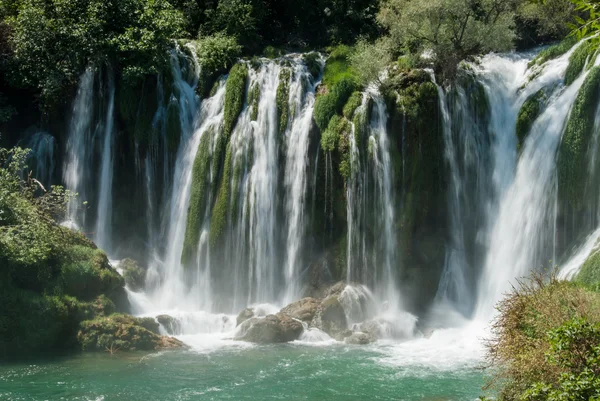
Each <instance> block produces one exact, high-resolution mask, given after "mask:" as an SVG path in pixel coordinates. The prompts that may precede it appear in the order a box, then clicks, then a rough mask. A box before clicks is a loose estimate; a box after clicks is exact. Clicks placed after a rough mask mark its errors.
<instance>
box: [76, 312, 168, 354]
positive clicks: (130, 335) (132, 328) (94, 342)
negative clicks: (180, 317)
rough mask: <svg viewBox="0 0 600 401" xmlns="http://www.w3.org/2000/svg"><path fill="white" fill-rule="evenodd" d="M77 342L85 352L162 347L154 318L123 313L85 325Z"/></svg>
mask: <svg viewBox="0 0 600 401" xmlns="http://www.w3.org/2000/svg"><path fill="white" fill-rule="evenodd" d="M77 340H78V341H79V343H80V345H81V348H82V349H83V350H84V351H107V350H111V349H112V350H113V351H116V350H119V351H131V350H145V351H152V350H155V349H159V348H161V345H162V339H161V337H160V336H159V335H158V323H156V322H155V321H154V319H152V318H135V317H133V316H129V315H120V314H113V315H111V316H106V317H98V318H96V319H93V320H86V321H84V322H82V323H81V325H80V329H79V332H78V333H77Z"/></svg>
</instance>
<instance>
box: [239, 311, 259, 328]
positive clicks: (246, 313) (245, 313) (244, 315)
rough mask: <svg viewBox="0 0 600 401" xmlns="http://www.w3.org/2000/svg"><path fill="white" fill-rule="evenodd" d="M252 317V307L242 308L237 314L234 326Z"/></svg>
mask: <svg viewBox="0 0 600 401" xmlns="http://www.w3.org/2000/svg"><path fill="white" fill-rule="evenodd" d="M253 317H254V309H252V308H246V309H244V310H243V311H241V312H240V314H239V315H238V316H237V319H236V322H235V325H236V327H237V326H239V325H240V324H242V323H244V322H245V321H246V320H248V319H251V318H253Z"/></svg>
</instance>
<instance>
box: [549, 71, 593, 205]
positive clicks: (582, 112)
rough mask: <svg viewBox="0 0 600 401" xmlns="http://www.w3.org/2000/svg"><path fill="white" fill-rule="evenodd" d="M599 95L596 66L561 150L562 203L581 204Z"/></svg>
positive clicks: (574, 112) (567, 128)
mask: <svg viewBox="0 0 600 401" xmlns="http://www.w3.org/2000/svg"><path fill="white" fill-rule="evenodd" d="M599 95H600V67H594V68H593V69H592V70H591V71H590V73H589V75H588V76H587V78H586V80H585V82H584V83H583V86H582V87H581V89H580V91H579V94H578V95H577V99H576V100H575V104H574V105H573V109H572V110H571V115H570V116H569V121H568V122H567V126H566V129H565V133H564V134H563V137H562V141H561V144H560V147H559V151H558V166H557V168H558V190H559V200H560V201H561V204H565V203H567V204H569V205H570V206H572V207H573V208H575V209H579V208H580V207H581V205H582V199H583V197H584V187H585V184H586V179H587V173H586V171H587V163H586V153H587V150H588V147H589V143H590V139H591V137H592V134H593V128H594V116H595V113H596V108H597V106H598V100H599Z"/></svg>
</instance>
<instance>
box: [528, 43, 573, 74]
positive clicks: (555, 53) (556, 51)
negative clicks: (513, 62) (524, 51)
mask: <svg viewBox="0 0 600 401" xmlns="http://www.w3.org/2000/svg"><path fill="white" fill-rule="evenodd" d="M576 43H577V38H576V37H574V36H570V37H568V38H567V39H565V40H563V41H562V42H560V43H557V44H555V45H552V46H550V47H548V48H546V49H544V50H542V51H541V52H540V53H539V54H538V55H537V56H536V58H534V59H533V60H531V61H530V62H529V67H530V68H531V67H533V66H534V65H541V64H544V63H545V62H546V61H548V60H553V59H555V58H558V57H560V56H562V55H563V54H565V53H566V52H568V51H569V50H571V48H572V47H573V46H575V44H576Z"/></svg>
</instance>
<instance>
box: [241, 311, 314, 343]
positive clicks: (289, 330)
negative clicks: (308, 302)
mask: <svg viewBox="0 0 600 401" xmlns="http://www.w3.org/2000/svg"><path fill="white" fill-rule="evenodd" d="M303 330H304V328H303V327H302V323H300V322H299V321H298V320H295V319H293V318H291V317H290V316H288V315H286V314H285V313H281V312H280V313H277V314H276V315H268V316H266V317H264V318H256V317H253V318H250V319H248V320H246V321H244V322H243V323H242V324H241V326H240V328H239V331H238V333H240V334H239V335H238V336H237V337H236V340H240V341H248V342H251V343H257V344H275V343H285V342H289V341H294V340H297V339H298V338H299V337H300V335H301V334H302V331H303Z"/></svg>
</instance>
